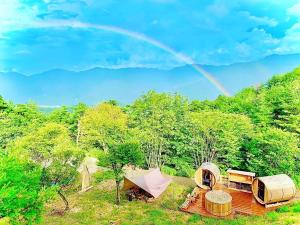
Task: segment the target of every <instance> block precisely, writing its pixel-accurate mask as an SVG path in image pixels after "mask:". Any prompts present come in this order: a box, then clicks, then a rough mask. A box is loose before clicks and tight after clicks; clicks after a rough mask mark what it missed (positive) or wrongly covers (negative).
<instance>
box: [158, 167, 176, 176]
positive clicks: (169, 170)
mask: <svg viewBox="0 0 300 225" xmlns="http://www.w3.org/2000/svg"><path fill="white" fill-rule="evenodd" d="M161 171H162V172H163V173H165V174H168V175H171V176H175V175H176V173H177V171H176V170H175V169H174V168H171V167H168V166H162V167H161Z"/></svg>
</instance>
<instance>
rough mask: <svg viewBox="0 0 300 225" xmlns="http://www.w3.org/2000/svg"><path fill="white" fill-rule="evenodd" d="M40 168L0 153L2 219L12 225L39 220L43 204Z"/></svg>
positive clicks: (0, 211) (0, 204)
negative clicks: (6, 219)
mask: <svg viewBox="0 0 300 225" xmlns="http://www.w3.org/2000/svg"><path fill="white" fill-rule="evenodd" d="M41 172H42V170H41V168H40V167H39V166H36V165H34V164H32V163H30V162H26V161H23V160H20V159H17V158H14V157H11V156H6V155H2V156H1V155H0V218H3V217H8V218H10V222H12V223H13V224H32V223H34V222H38V221H39V220H40V217H41V213H42V210H43V206H44V200H45V199H44V198H43V190H42V188H41V186H40V179H41Z"/></svg>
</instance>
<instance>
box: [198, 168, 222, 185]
mask: <svg viewBox="0 0 300 225" xmlns="http://www.w3.org/2000/svg"><path fill="white" fill-rule="evenodd" d="M219 180H220V170H219V167H218V166H217V165H216V164H214V163H211V162H205V163H203V164H202V165H201V166H200V167H199V169H198V170H197V171H196V173H195V182H196V184H197V185H198V186H199V187H200V188H202V189H206V190H208V189H212V188H213V186H214V185H215V184H217V182H218V181H219Z"/></svg>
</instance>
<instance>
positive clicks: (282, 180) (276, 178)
mask: <svg viewBox="0 0 300 225" xmlns="http://www.w3.org/2000/svg"><path fill="white" fill-rule="evenodd" d="M257 179H258V180H260V181H262V182H263V183H264V184H265V186H266V187H267V188H268V189H269V190H272V189H274V190H275V189H282V188H290V187H291V188H294V189H295V184H294V182H293V180H292V179H291V178H290V177H289V176H288V175H286V174H278V175H273V176H266V177H258V178H257Z"/></svg>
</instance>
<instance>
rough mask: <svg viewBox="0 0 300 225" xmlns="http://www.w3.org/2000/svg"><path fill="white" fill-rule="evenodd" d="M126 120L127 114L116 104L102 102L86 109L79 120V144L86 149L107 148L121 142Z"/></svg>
mask: <svg viewBox="0 0 300 225" xmlns="http://www.w3.org/2000/svg"><path fill="white" fill-rule="evenodd" d="M127 121H128V119H127V115H126V114H125V113H124V112H123V111H122V109H121V108H120V107H118V106H114V105H111V104H108V103H103V104H100V105H98V106H96V107H94V108H91V109H88V110H87V111H86V112H85V113H84V115H83V117H82V118H81V120H80V126H81V128H80V134H79V144H80V146H82V147H83V148H84V149H86V150H89V149H92V148H94V149H98V150H104V151H106V150H108V148H109V146H110V145H113V144H116V143H120V142H122V138H123V136H124V133H126V131H127Z"/></svg>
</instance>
